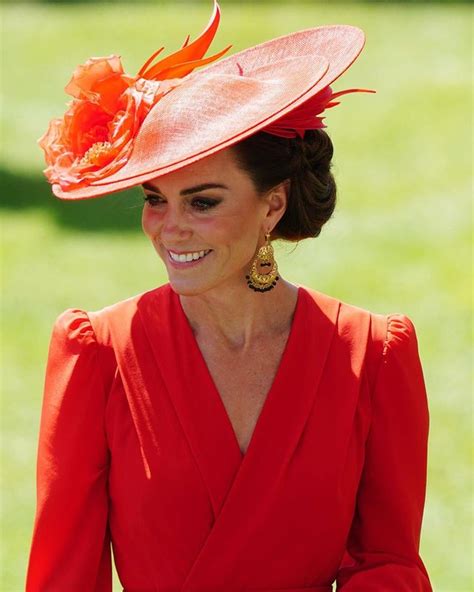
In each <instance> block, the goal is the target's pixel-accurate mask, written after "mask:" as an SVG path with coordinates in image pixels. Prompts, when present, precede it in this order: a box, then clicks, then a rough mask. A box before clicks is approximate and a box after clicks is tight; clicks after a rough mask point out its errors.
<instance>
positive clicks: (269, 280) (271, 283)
mask: <svg viewBox="0 0 474 592" xmlns="http://www.w3.org/2000/svg"><path fill="white" fill-rule="evenodd" d="M258 265H259V266H260V267H271V270H270V271H269V272H267V273H259V270H258V269H257V266H258ZM245 278H246V280H247V285H248V287H249V288H250V289H252V290H254V291H255V292H268V290H273V288H274V287H275V286H276V283H277V281H278V280H279V279H280V276H279V275H278V265H277V263H276V261H275V257H274V251H273V247H272V245H271V243H270V234H266V235H265V244H264V245H263V247H260V249H259V250H258V253H257V255H256V257H255V259H254V260H253V263H252V267H251V269H250V274H249V275H246V276H245Z"/></svg>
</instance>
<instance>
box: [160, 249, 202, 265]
mask: <svg viewBox="0 0 474 592" xmlns="http://www.w3.org/2000/svg"><path fill="white" fill-rule="evenodd" d="M167 251H168V257H169V260H170V261H171V262H172V263H174V264H177V265H179V266H182V265H186V266H189V265H190V264H193V263H196V262H198V261H200V260H201V259H204V257H206V256H207V255H208V254H209V253H210V252H211V251H212V249H204V250H201V251H186V252H181V253H178V252H176V251H171V250H169V249H167Z"/></svg>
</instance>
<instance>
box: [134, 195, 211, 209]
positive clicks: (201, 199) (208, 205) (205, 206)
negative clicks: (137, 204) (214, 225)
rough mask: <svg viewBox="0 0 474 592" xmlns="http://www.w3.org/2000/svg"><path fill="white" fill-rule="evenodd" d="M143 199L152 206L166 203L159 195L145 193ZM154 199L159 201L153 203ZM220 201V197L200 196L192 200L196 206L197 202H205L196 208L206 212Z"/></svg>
mask: <svg viewBox="0 0 474 592" xmlns="http://www.w3.org/2000/svg"><path fill="white" fill-rule="evenodd" d="M143 199H144V201H145V202H148V204H149V205H150V206H151V207H155V206H158V205H160V204H163V203H166V202H165V200H163V199H162V198H161V197H159V196H157V195H144V196H143ZM153 200H159V201H155V203H153ZM219 201H220V200H218V199H210V198H206V197H199V198H195V199H193V200H192V205H193V206H195V204H197V203H200V204H203V205H201V206H196V209H197V210H198V211H200V212H205V211H206V210H209V209H211V208H213V207H214V206H216V205H217V204H218V203H219Z"/></svg>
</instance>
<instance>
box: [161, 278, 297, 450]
mask: <svg viewBox="0 0 474 592" xmlns="http://www.w3.org/2000/svg"><path fill="white" fill-rule="evenodd" d="M302 292H303V289H302V287H301V286H298V287H297V297H296V304H295V309H294V311H293V317H292V320H291V326H290V330H289V332H288V337H287V340H286V343H285V347H284V348H283V353H282V355H281V357H280V362H279V364H278V368H277V371H276V373H275V376H274V378H273V381H272V384H271V386H270V388H269V390H268V391H267V394H266V396H265V400H264V403H263V405H262V408H261V410H260V413H259V415H258V418H257V421H256V423H255V426H254V429H253V432H252V435H251V437H250V441H249V444H248V446H247V450H246V452H242V450H241V448H240V444H239V441H238V438H237V434H236V433H235V430H234V426H233V424H232V421H231V419H230V417H229V414H228V413H227V409H226V408H225V405H224V401H223V399H222V396H221V394H220V392H219V390H218V388H217V386H216V383H215V381H214V378H213V377H212V374H211V371H210V370H209V367H208V365H207V363H206V360H205V358H204V355H203V353H202V351H201V348H200V347H199V344H198V342H197V339H196V336H195V334H194V331H193V329H192V327H191V323H190V322H189V319H188V317H187V316H186V313H185V312H184V308H183V306H182V303H181V300H180V298H179V295H178V294H177V293H175V292H172V293H173V294H174V296H173V297H174V298H175V300H176V304H177V309H178V311H179V314H180V315H181V317H182V321H183V326H184V327H185V330H186V331H187V332H188V339H189V343H190V344H191V350H192V351H190V352H189V353H190V354H191V355H193V356H194V357H195V359H196V360H197V361H198V364H199V366H201V369H202V371H203V373H204V375H205V376H206V378H207V382H208V386H209V392H210V396H211V397H213V398H215V399H216V400H217V405H218V408H219V409H220V415H221V417H222V421H223V423H224V424H225V425H226V429H227V431H228V432H229V433H230V436H231V439H232V441H233V443H234V445H235V447H236V448H237V451H238V454H239V455H240V460H241V461H243V460H244V458H246V457H247V456H248V454H249V452H250V450H251V448H253V442H254V441H255V434H256V433H257V431H258V430H259V429H260V428H259V426H260V425H261V423H262V417H263V416H264V415H266V414H268V408H269V407H271V405H272V400H273V394H274V393H275V392H276V390H277V388H276V387H277V385H278V383H279V382H280V381H281V378H282V375H284V373H285V368H286V366H287V364H288V360H289V359H291V349H292V346H293V342H294V341H295V334H297V333H298V331H297V325H298V323H299V320H300V309H301V301H302Z"/></svg>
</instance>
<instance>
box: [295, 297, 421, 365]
mask: <svg viewBox="0 0 474 592" xmlns="http://www.w3.org/2000/svg"><path fill="white" fill-rule="evenodd" d="M301 287H302V288H303V290H304V292H306V294H307V295H308V296H309V297H310V298H311V300H312V301H313V302H314V303H315V304H316V305H317V306H318V307H319V308H320V309H322V310H323V311H325V310H333V311H334V310H337V319H336V322H337V324H338V326H339V327H340V328H341V327H343V328H344V330H345V331H350V329H351V328H352V329H354V328H355V327H358V326H360V325H361V324H362V325H364V326H366V327H368V328H369V329H370V333H371V336H372V339H373V341H375V342H377V343H378V344H379V347H380V349H381V351H382V350H383V353H384V354H387V353H388V350H389V349H393V348H397V347H403V346H404V344H405V347H414V346H416V343H417V338H416V329H415V325H414V322H413V321H412V319H411V318H410V317H409V316H408V315H406V314H404V313H400V312H392V313H380V312H375V311H372V310H369V309H368V308H364V307H361V306H358V305H355V304H352V303H349V302H345V301H344V300H341V299H339V298H336V297H335V296H331V295H329V294H325V293H323V292H320V291H318V290H314V289H313V288H308V287H306V286H301ZM344 330H342V331H341V332H344Z"/></svg>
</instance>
